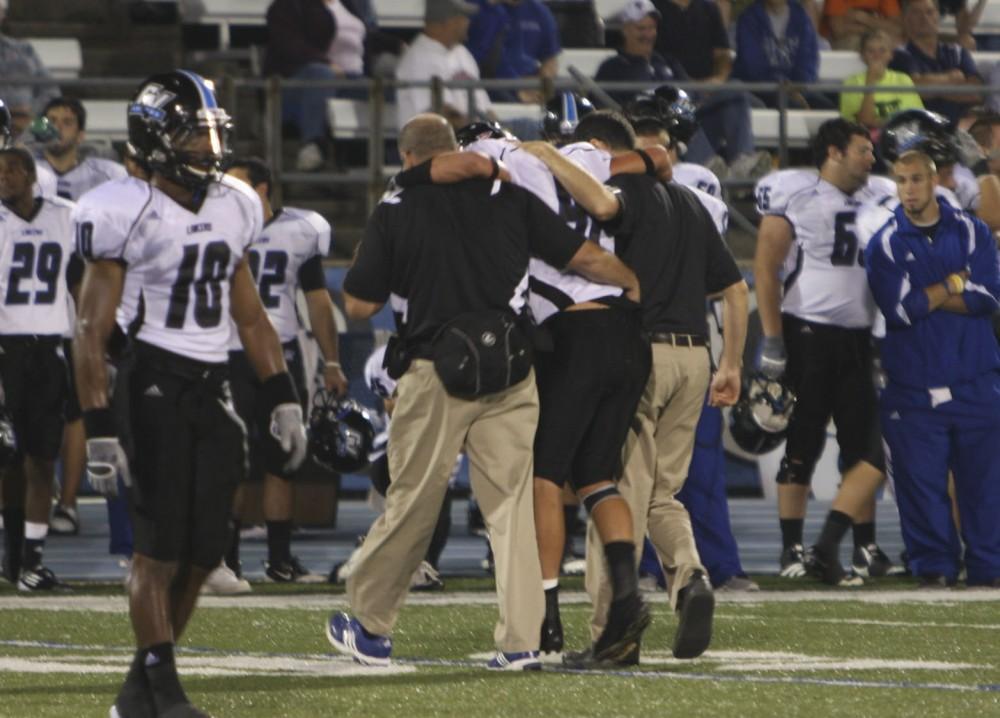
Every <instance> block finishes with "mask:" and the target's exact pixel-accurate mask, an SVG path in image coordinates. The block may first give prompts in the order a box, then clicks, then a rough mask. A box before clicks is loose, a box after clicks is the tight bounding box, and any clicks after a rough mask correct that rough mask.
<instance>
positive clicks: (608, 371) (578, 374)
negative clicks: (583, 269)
mask: <svg viewBox="0 0 1000 718" xmlns="http://www.w3.org/2000/svg"><path fill="white" fill-rule="evenodd" d="M640 322H641V319H640V314H639V313H638V312H632V311H628V310H625V309H620V308H617V307H612V308H609V309H591V310H582V311H574V312H560V313H558V314H556V315H554V316H553V317H551V318H550V319H549V320H548V321H546V322H545V326H546V327H547V328H548V329H549V330H550V331H551V333H552V343H553V351H551V352H539V353H538V354H537V355H536V362H535V363H536V375H537V382H538V402H539V415H538V430H537V431H536V433H535V476H538V477H541V478H544V479H548V480H550V481H552V482H554V483H556V484H558V485H559V486H563V485H564V484H565V483H566V482H567V481H568V482H569V483H570V485H571V486H572V487H573V488H574V489H577V490H579V489H583V488H585V487H587V486H590V485H592V484H595V483H598V482H600V481H608V480H615V479H618V478H620V477H621V470H622V466H621V452H622V446H623V445H624V444H625V437H626V436H627V435H628V430H629V426H630V425H631V422H632V419H633V417H635V412H636V409H637V407H638V406H639V399H640V398H641V397H642V392H643V391H644V390H645V388H646V382H647V381H648V379H649V371H650V367H651V366H652V353H651V350H650V348H649V342H648V341H647V340H646V339H645V337H644V335H643V333H642V326H641V323H640Z"/></svg>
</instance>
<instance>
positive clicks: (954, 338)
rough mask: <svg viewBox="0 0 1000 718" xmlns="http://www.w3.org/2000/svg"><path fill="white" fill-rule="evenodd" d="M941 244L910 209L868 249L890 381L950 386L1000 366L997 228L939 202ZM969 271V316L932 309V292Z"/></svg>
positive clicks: (965, 296)
mask: <svg viewBox="0 0 1000 718" xmlns="http://www.w3.org/2000/svg"><path fill="white" fill-rule="evenodd" d="M938 205H939V206H940V208H941V221H940V223H939V225H938V228H937V232H936V233H935V235H934V240H933V241H931V240H929V239H928V238H927V236H926V235H925V234H924V233H923V232H921V231H920V229H918V228H917V227H914V226H913V224H912V223H911V222H910V220H909V219H908V218H907V217H906V215H905V213H904V212H903V207H902V206H900V207H899V208H897V209H896V211H895V213H894V216H893V218H892V219H890V220H889V221H888V222H886V224H885V225H883V226H882V228H881V229H880V230H879V231H878V232H876V233H875V235H874V236H873V237H872V240H871V242H869V244H868V247H867V248H866V249H865V268H866V270H867V272H868V284H869V285H870V286H871V290H872V294H873V295H874V297H875V302H876V304H878V306H879V309H881V310H882V313H883V314H884V315H885V321H886V335H885V340H884V341H883V343H882V366H883V368H884V369H885V371H886V374H887V375H888V377H889V381H890V383H894V384H899V385H902V386H904V387H909V388H919V389H924V388H931V387H950V386H955V385H957V384H961V383H963V382H967V381H970V380H972V379H975V378H976V377H978V376H980V375H982V374H984V373H985V372H988V371H992V370H996V369H998V368H1000V349H998V345H997V340H996V337H995V336H994V335H993V328H992V326H991V323H990V315H991V314H993V312H994V311H996V309H997V307H998V306H1000V303H998V299H1000V268H998V264H997V261H998V260H997V249H996V244H995V243H994V240H993V236H992V234H991V233H990V230H989V228H988V227H987V226H986V225H985V224H983V222H982V221H980V220H979V219H976V218H975V217H973V216H971V215H968V214H966V213H965V212H962V211H960V210H957V209H954V208H952V207H951V206H950V205H949V204H948V203H947V202H945V201H943V200H941V199H938ZM963 270H964V271H968V272H969V278H968V279H967V280H966V284H965V291H964V292H963V293H962V298H963V299H964V300H965V306H966V307H967V308H968V310H969V313H968V314H964V315H963V314H956V313H954V312H949V311H946V310H944V309H940V308H939V309H936V310H934V311H932V312H931V311H928V299H927V294H926V293H925V292H924V289H925V288H926V287H928V286H930V285H932V284H937V283H938V282H943V281H944V280H945V278H946V277H947V276H948V275H949V274H951V273H953V272H961V271H963Z"/></svg>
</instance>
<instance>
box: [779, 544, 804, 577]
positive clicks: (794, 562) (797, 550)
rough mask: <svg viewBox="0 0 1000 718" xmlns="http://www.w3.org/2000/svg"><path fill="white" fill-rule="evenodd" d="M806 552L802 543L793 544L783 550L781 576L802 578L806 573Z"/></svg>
mask: <svg viewBox="0 0 1000 718" xmlns="http://www.w3.org/2000/svg"><path fill="white" fill-rule="evenodd" d="M805 557H806V552H805V549H804V548H802V544H800V543H796V544H792V545H791V546H789V547H788V548H786V549H785V550H784V551H782V552H781V558H780V559H779V561H780V562H781V571H780V572H779V573H778V575H779V576H783V577H784V578H802V577H803V576H805V575H806V564H805V560H806V558H805Z"/></svg>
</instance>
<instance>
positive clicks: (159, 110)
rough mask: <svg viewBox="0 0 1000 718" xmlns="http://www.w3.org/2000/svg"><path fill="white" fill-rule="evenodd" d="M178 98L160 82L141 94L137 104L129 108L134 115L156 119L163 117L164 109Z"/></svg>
mask: <svg viewBox="0 0 1000 718" xmlns="http://www.w3.org/2000/svg"><path fill="white" fill-rule="evenodd" d="M175 97H177V94H176V93H174V92H171V91H170V90H168V89H167V88H165V87H164V86H163V85H161V84H159V83H158V82H151V83H149V84H148V85H146V86H145V87H143V88H142V90H141V91H140V92H139V96H138V97H137V98H136V99H135V102H133V103H132V105H131V106H130V107H129V112H130V113H134V114H143V115H149V116H150V117H154V118H156V119H160V118H162V117H163V115H164V112H163V108H164V107H166V106H167V105H168V104H170V101H171V100H173V99H174V98H175Z"/></svg>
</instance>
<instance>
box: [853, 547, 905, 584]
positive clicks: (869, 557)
mask: <svg viewBox="0 0 1000 718" xmlns="http://www.w3.org/2000/svg"><path fill="white" fill-rule="evenodd" d="M851 568H853V569H854V573H856V574H858V575H859V576H864V577H866V578H879V577H881V576H902V575H903V574H904V573H906V569H905V568H903V567H902V566H894V565H893V563H892V559H890V558H889V557H888V556H886V554H885V551H883V550H882V549H880V548H879V546H878V544H876V543H870V544H868V545H867V546H855V547H854V555H853V557H852V558H851Z"/></svg>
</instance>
